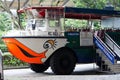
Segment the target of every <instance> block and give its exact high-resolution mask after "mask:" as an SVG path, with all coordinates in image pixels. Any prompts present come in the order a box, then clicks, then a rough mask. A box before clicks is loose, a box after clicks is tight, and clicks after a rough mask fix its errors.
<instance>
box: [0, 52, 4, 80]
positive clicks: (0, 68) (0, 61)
mask: <svg viewBox="0 0 120 80" xmlns="http://www.w3.org/2000/svg"><path fill="white" fill-rule="evenodd" d="M0 80H4V74H3V58H2V51H1V50H0Z"/></svg>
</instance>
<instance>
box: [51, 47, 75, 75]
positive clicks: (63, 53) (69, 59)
mask: <svg viewBox="0 0 120 80" xmlns="http://www.w3.org/2000/svg"><path fill="white" fill-rule="evenodd" d="M75 64H76V58H75V56H74V55H73V53H72V52H71V51H69V50H66V49H64V50H59V51H57V52H56V53H55V54H54V55H53V56H52V57H51V60H50V66H51V69H52V71H53V72H54V73H55V74H57V75H68V74H71V73H72V72H73V70H74V67H75Z"/></svg>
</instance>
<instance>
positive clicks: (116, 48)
mask: <svg viewBox="0 0 120 80" xmlns="http://www.w3.org/2000/svg"><path fill="white" fill-rule="evenodd" d="M105 43H106V44H107V45H108V46H109V47H110V48H111V49H112V50H113V51H114V52H115V53H116V55H117V56H118V57H120V46H119V45H118V44H117V43H116V42H115V41H114V40H113V39H112V38H111V37H110V36H109V35H108V34H107V33H105Z"/></svg>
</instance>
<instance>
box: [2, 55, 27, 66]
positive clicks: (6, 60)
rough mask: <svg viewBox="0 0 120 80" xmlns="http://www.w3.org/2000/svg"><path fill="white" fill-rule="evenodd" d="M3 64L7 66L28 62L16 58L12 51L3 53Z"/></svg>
mask: <svg viewBox="0 0 120 80" xmlns="http://www.w3.org/2000/svg"><path fill="white" fill-rule="evenodd" d="M3 65H6V66H27V65H28V64H27V63H25V62H22V61H20V60H19V59H17V58H15V57H14V56H12V55H11V54H10V53H4V54H3Z"/></svg>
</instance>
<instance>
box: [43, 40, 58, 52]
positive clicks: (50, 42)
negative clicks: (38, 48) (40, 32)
mask: <svg viewBox="0 0 120 80" xmlns="http://www.w3.org/2000/svg"><path fill="white" fill-rule="evenodd" d="M56 46H57V41H56V39H55V40H47V41H46V42H45V43H44V44H43V48H44V49H47V50H48V49H51V48H52V49H54V48H56Z"/></svg>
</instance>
